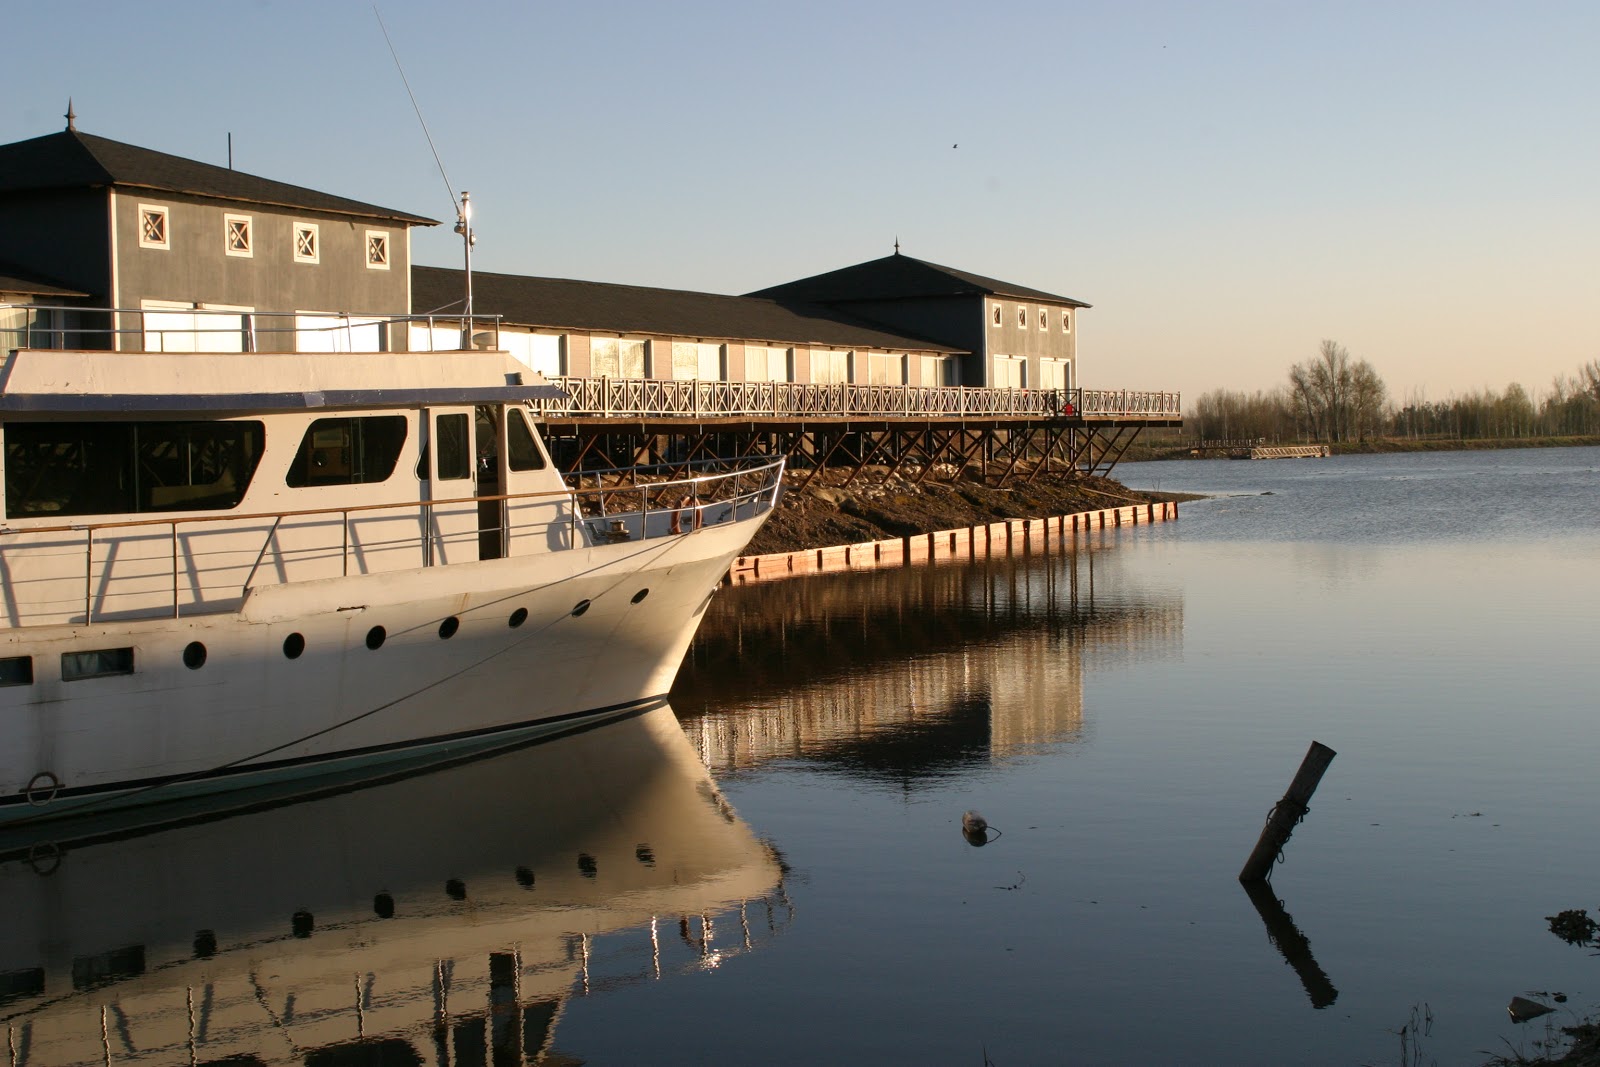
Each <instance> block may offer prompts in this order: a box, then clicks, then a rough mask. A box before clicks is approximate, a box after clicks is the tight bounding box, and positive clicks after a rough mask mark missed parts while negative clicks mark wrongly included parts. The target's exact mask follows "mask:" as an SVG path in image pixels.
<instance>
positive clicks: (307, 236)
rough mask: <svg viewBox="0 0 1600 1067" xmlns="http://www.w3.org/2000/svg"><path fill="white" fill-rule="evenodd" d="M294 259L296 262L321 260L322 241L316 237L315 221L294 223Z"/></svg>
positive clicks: (317, 261)
mask: <svg viewBox="0 0 1600 1067" xmlns="http://www.w3.org/2000/svg"><path fill="white" fill-rule="evenodd" d="M294 261H295V262H296V263H320V262H322V242H321V240H320V239H319V238H318V234H317V224H316V223H314V222H297V223H295V224H294Z"/></svg>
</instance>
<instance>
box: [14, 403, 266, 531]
mask: <svg viewBox="0 0 1600 1067" xmlns="http://www.w3.org/2000/svg"><path fill="white" fill-rule="evenodd" d="M264 437H265V434H264V431H263V429H262V424H261V423H259V422H49V423H44V422H39V423H34V422H15V423H10V424H8V425H7V426H6V427H5V457H6V514H7V515H9V516H11V517H13V518H15V517H17V516H20V515H117V514H127V513H129V512H145V511H220V510H224V509H226V508H232V507H235V506H237V505H238V503H239V501H241V500H243V499H244V494H245V490H246V488H248V487H249V485H250V479H251V478H252V477H254V475H255V472H256V464H257V463H259V462H260V461H261V448H262V442H263V440H264Z"/></svg>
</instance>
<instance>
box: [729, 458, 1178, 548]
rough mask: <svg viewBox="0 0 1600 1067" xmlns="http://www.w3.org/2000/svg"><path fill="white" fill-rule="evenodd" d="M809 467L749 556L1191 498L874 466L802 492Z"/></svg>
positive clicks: (789, 486)
mask: <svg viewBox="0 0 1600 1067" xmlns="http://www.w3.org/2000/svg"><path fill="white" fill-rule="evenodd" d="M809 474H810V472H809V471H807V472H802V473H801V474H799V475H798V476H796V477H794V478H788V477H786V478H785V479H784V493H783V496H782V498H781V499H780V500H779V502H778V508H777V511H776V512H775V513H774V514H773V516H772V517H771V518H770V519H768V520H767V523H766V525H765V526H763V527H762V528H761V530H760V532H758V533H757V534H756V536H755V538H754V539H753V540H752V541H751V542H750V546H749V547H748V548H747V549H745V554H746V555H752V556H758V555H765V554H767V553H769V552H795V551H798V550H800V549H806V548H826V547H828V546H830V545H850V544H858V543H860V542H863V541H881V540H885V539H887V538H891V537H905V536H907V535H909V534H919V533H933V532H935V531H937V530H955V529H960V528H962V527H965V526H978V525H981V524H983V523H989V522H998V521H1000V520H1001V519H1038V518H1046V517H1048V516H1051V515H1069V514H1071V513H1073V512H1075V511H1095V510H1098V509H1100V508H1115V507H1122V506H1123V505H1125V504H1139V503H1144V502H1146V501H1153V500H1175V499H1180V500H1181V499H1184V498H1183V497H1182V496H1181V495H1177V494H1172V493H1143V492H1136V491H1134V490H1131V489H1128V488H1127V487H1125V486H1123V485H1121V484H1120V483H1118V482H1114V481H1112V480H1110V479H1109V478H1078V479H1065V478H1052V479H1049V480H1046V479H1045V478H1044V477H1040V478H1038V479H1036V480H1035V481H1034V483H1033V484H1032V485H1023V484H1022V483H1021V482H1020V481H1017V482H1014V483H1012V484H1010V485H1008V486H1006V487H1005V488H1004V489H992V488H989V487H987V486H982V485H978V484H977V483H975V482H965V481H957V482H935V481H933V480H932V479H931V478H930V479H928V480H927V481H924V482H923V483H922V484H920V485H918V484H916V483H915V482H914V481H913V480H912V479H910V478H905V477H901V476H899V475H893V476H890V477H889V478H887V479H885V478H884V477H883V474H882V472H881V471H879V472H870V471H869V472H867V473H865V474H863V475H862V477H861V478H859V479H857V480H856V481H855V482H853V483H852V484H850V485H849V486H848V487H846V486H843V485H842V483H843V482H844V480H845V475H844V474H842V473H840V474H832V473H829V474H826V475H824V476H823V477H821V478H818V479H817V480H815V481H813V482H812V483H811V484H810V485H809V486H808V487H807V488H806V490H805V491H804V492H796V491H794V488H793V487H794V486H795V485H797V484H799V483H800V482H801V481H803V480H804V479H805V478H806V477H807V476H808V475H809Z"/></svg>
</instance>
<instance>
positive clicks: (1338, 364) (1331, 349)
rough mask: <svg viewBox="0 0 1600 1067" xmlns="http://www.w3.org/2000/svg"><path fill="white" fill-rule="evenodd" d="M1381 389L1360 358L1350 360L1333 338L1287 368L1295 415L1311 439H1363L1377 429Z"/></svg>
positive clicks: (1381, 406) (1375, 374)
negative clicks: (1304, 359)
mask: <svg viewBox="0 0 1600 1067" xmlns="http://www.w3.org/2000/svg"><path fill="white" fill-rule="evenodd" d="M1386 392H1387V390H1386V389H1385V388H1384V384H1383V379H1382V378H1379V377H1378V372H1377V371H1375V370H1373V368H1372V364H1370V363H1368V362H1367V361H1366V360H1364V359H1363V360H1352V359H1351V358H1350V352H1349V350H1348V349H1346V348H1345V347H1344V346H1343V345H1341V344H1339V343H1338V342H1337V341H1326V340H1325V341H1323V342H1322V345H1321V347H1320V348H1319V349H1318V350H1317V356H1316V358H1315V359H1309V360H1307V361H1306V362H1304V363H1296V364H1295V365H1294V366H1292V367H1290V368H1289V394H1290V400H1291V403H1292V405H1293V407H1294V410H1295V414H1296V416H1297V417H1298V418H1299V419H1301V420H1302V423H1303V425H1304V426H1305V428H1306V431H1307V432H1308V433H1309V435H1310V436H1311V438H1312V440H1317V441H1320V440H1324V439H1326V440H1329V441H1343V440H1345V439H1347V438H1349V437H1356V438H1357V439H1359V440H1366V438H1367V436H1368V435H1369V434H1375V433H1377V432H1378V429H1379V427H1380V426H1381V423H1382V419H1383V414H1384V400H1385V395H1386Z"/></svg>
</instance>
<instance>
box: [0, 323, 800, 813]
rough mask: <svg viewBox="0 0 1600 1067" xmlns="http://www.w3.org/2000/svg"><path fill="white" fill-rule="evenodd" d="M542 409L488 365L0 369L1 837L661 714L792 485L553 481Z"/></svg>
mask: <svg viewBox="0 0 1600 1067" xmlns="http://www.w3.org/2000/svg"><path fill="white" fill-rule="evenodd" d="M32 310H35V309H30V311H32ZM79 310H80V312H81V309H79ZM114 314H115V313H113V315H114ZM58 336H59V335H58ZM234 340H235V341H237V338H235V339H234ZM79 343H82V342H79ZM108 347H109V346H108ZM562 396H563V394H561V393H560V391H559V390H557V389H556V388H555V387H554V386H551V385H549V384H547V383H545V382H544V381H543V379H542V378H540V377H539V376H538V375H537V374H535V373H533V372H531V371H529V370H527V368H526V367H524V366H523V365H522V364H520V363H518V362H517V361H516V360H515V359H513V358H512V357H510V356H509V355H507V354H505V353H501V352H483V351H459V352H442V353H441V352H421V353H417V352H386V353H351V352H337V353H330V352H284V353H252V352H239V351H232V352H227V351H223V352H115V351H99V350H90V349H82V350H66V349H61V348H50V347H36V348H28V347H23V348H17V349H15V350H12V351H10V352H8V353H7V354H6V355H5V357H4V363H3V367H0V436H3V441H4V447H3V457H4V458H3V462H4V465H5V487H6V494H5V516H4V520H3V523H4V525H3V527H0V580H3V586H0V588H3V594H4V595H3V602H0V822H5V821H15V820H19V819H38V818H52V817H56V816H61V815H69V814H78V813H82V812H84V811H85V810H91V811H94V810H102V809H104V808H106V807H109V806H118V805H127V804H134V803H145V802H151V801H166V800H171V799H174V798H181V797H184V796H190V795H194V794H196V793H206V792H214V791H217V790H222V789H235V788H242V787H248V786H251V785H254V784H257V783H259V782H261V781H263V780H267V779H271V778H276V777H283V776H289V775H305V774H313V773H326V772H330V771H338V770H341V769H344V768H348V767H350V766H351V765H353V764H360V763H369V762H372V761H377V760H409V759H427V758H433V757H435V756H437V755H438V754H439V753H440V752H441V751H443V750H457V749H460V748H462V747H463V746H471V745H483V744H489V743H501V742H504V741H506V740H507V739H509V738H512V737H515V736H520V735H522V734H527V733H531V732H537V731H539V730H544V729H549V728H551V727H552V726H555V725H559V724H564V723H569V722H571V721H574V720H577V719H583V718H587V717H594V716H601V715H607V714H613V713H618V712H625V711H629V710H633V709H638V708H640V707H644V706H648V705H649V704H651V703H652V702H660V701H662V700H664V699H665V696H666V693H667V690H668V688H669V687H670V685H671V683H672V679H673V677H674V675H675V673H676V671H677V668H678V664H679V662H680V661H681V659H682V657H683V654H684V651H685V649H686V648H687V646H688V643H689V641H690V639H691V637H692V636H693V632H694V629H695V626H696V625H697V623H698V620H699V618H700V614H701V613H702V612H703V611H704V609H705V607H706V605H707V603H708V602H709V599H710V597H711V596H712V594H713V593H714V592H715V590H716V589H717V587H718V584H719V583H720V582H721V581H722V579H723V576H724V575H725V574H726V572H727V569H728V566H729V563H730V562H731V561H732V559H733V557H734V556H735V555H736V554H737V553H738V552H739V551H740V549H741V548H742V547H743V546H744V545H745V544H746V542H747V541H748V540H749V539H750V537H751V535H752V534H753V533H754V532H755V530H756V529H757V528H758V527H759V525H760V523H761V522H762V521H763V520H764V519H765V517H766V515H767V514H768V513H769V511H770V509H771V507H772V505H773V502H774V499H775V497H776V493H777V490H778V486H779V483H780V477H781V473H782V463H781V461H776V462H774V461H771V460H769V459H756V460H749V461H742V462H736V463H721V462H717V463H712V464H708V465H705V466H702V467H691V466H690V465H688V464H680V465H677V466H676V467H673V468H669V469H662V468H649V469H647V468H632V469H629V470H626V471H585V472H583V473H582V481H583V484H582V485H576V484H568V482H569V479H568V478H567V477H566V476H564V475H563V474H562V473H561V472H560V471H559V470H558V469H557V466H556V465H555V463H553V462H552V460H551V458H550V456H549V454H548V452H547V451H546V449H545V446H544V443H543V442H542V441H541V439H540V436H539V432H538V423H539V410H540V404H541V403H543V402H546V401H548V400H551V399H554V398H557V397H562ZM574 478H576V476H574Z"/></svg>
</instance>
